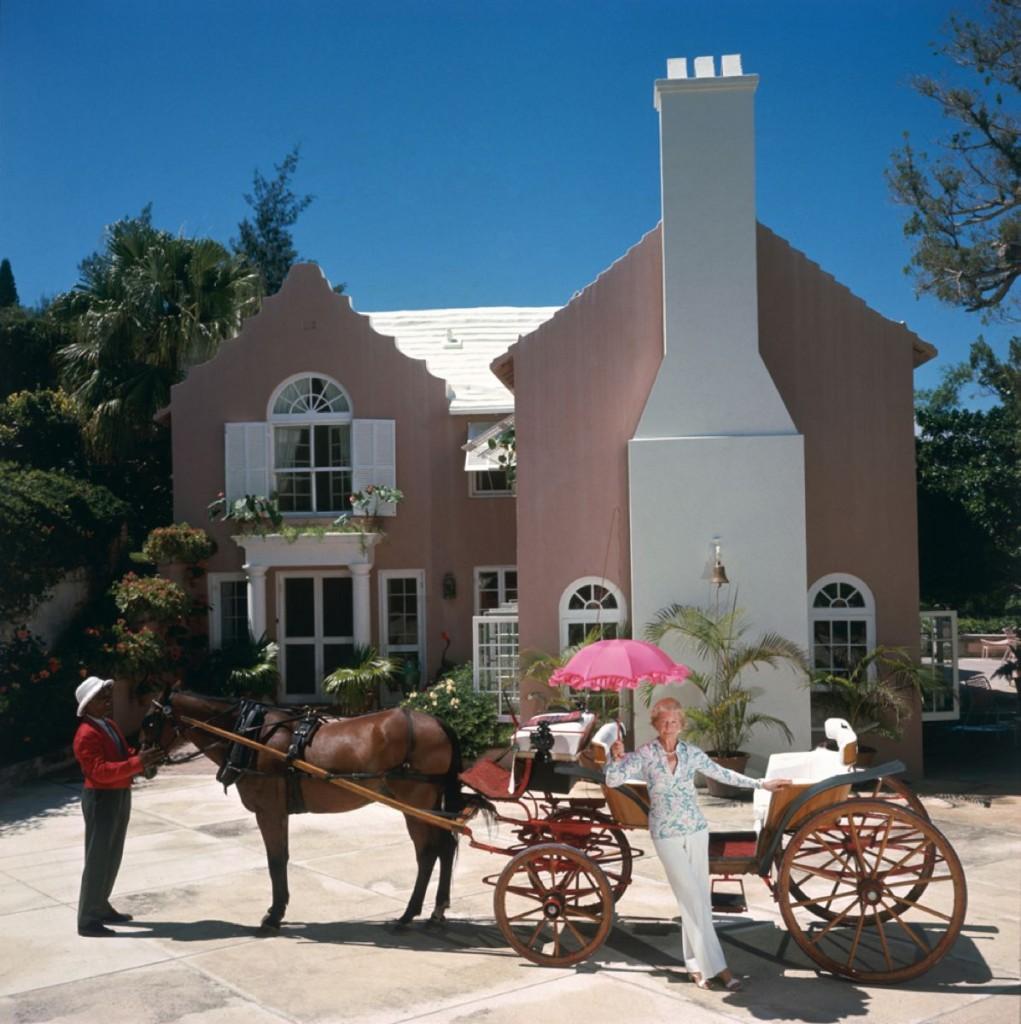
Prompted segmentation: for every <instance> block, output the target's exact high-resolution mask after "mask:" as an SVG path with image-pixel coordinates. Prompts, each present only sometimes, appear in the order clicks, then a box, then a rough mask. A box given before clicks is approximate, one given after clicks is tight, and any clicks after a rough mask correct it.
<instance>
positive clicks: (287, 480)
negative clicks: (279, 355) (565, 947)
mask: <svg viewBox="0 0 1021 1024" xmlns="http://www.w3.org/2000/svg"><path fill="white" fill-rule="evenodd" d="M351 420H352V415H351V402H350V400H349V399H348V397H347V394H346V393H345V391H344V389H343V388H342V387H341V386H340V385H339V384H338V383H337V382H336V381H334V380H331V379H330V378H329V377H326V376H323V375H320V374H312V373H306V374H301V375H299V376H297V377H292V378H291V379H289V380H287V381H285V382H284V383H283V384H282V385H281V386H280V388H279V389H278V390H277V392H276V394H275V395H274V397H273V398H272V399H271V401H270V414H269V421H270V426H271V428H272V432H273V446H272V452H273V466H272V479H273V490H274V491H275V492H276V496H277V502H278V504H279V506H280V511H281V512H291V513H295V512H304V513H309V514H313V515H314V514H326V513H331V514H337V513H340V512H344V511H348V510H349V509H350V507H351V506H350V502H349V499H350V497H351V492H352V490H353V487H352V459H351Z"/></svg>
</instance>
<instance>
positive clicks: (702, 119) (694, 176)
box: [636, 54, 795, 437]
mask: <svg viewBox="0 0 1021 1024" xmlns="http://www.w3.org/2000/svg"><path fill="white" fill-rule="evenodd" d="M721 71H722V73H721V74H719V75H717V73H716V62H715V60H714V58H713V57H696V58H695V60H694V75H693V76H691V77H689V74H688V61H687V59H686V58H684V57H678V58H674V59H672V60H670V61H668V62H667V75H668V77H667V78H665V79H660V80H659V81H657V82H656V85H655V92H654V103H655V106H656V109H657V110H658V111H659V124H660V173H661V187H662V202H663V296H664V318H663V344H664V360H663V365H662V367H661V369H660V371H659V375H658V377H657V379H656V384H655V387H654V388H653V391H652V393H651V395H650V397H649V400H648V402H647V404H646V407H645V410H644V413H643V415H642V419H641V422H640V424H639V428H638V431H637V434H636V436H637V437H677V436H705V435H719V434H746V433H769V434H776V433H794V432H795V431H794V424H793V422H792V421H791V418H790V416H789V415H788V413H787V409H786V407H785V406H784V404H783V401H782V399H781V398H780V395H779V393H778V392H777V390H776V388H775V386H774V385H773V382H772V380H771V378H770V376H769V373H768V371H767V370H766V367H765V365H764V364H763V362H762V359H761V358H760V356H759V334H758V297H757V288H756V270H755V244H756V241H755V233H756V227H755V223H756V222H755V119H754V102H755V90H756V87H757V86H758V84H759V78H758V75H745V74H743V73H742V70H741V57H740V55H739V54H725V55H724V56H723V58H722V60H721Z"/></svg>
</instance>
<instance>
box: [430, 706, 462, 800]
mask: <svg viewBox="0 0 1021 1024" xmlns="http://www.w3.org/2000/svg"><path fill="white" fill-rule="evenodd" d="M436 721H437V722H438V723H439V726H440V728H441V729H442V730H443V732H444V734H445V735H446V737H447V740H448V741H449V742H450V767H449V768H448V769H447V771H446V773H445V774H444V776H443V797H442V803H441V804H440V807H441V808H442V810H444V811H446V812H447V813H448V814H460V812H461V811H463V810H464V807H465V801H464V794H463V793H462V792H461V779H460V775H461V771H462V770H463V768H464V761H463V759H462V757H461V741H460V740H459V739H458V738H457V733H456V732H454V730H453V729H451V728H450V726H449V725H447V723H446V722H444V721H443V719H441V718H437V719H436Z"/></svg>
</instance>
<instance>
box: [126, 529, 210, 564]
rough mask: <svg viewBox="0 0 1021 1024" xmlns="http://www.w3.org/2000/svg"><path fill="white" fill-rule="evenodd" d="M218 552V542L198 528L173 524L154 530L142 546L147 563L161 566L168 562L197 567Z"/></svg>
mask: <svg viewBox="0 0 1021 1024" xmlns="http://www.w3.org/2000/svg"><path fill="white" fill-rule="evenodd" d="M215 551H216V541H215V540H213V538H212V537H210V536H209V534H208V533H206V531H205V530H203V529H201V528H200V527H197V526H189V525H188V524H187V523H172V524H171V525H170V526H161V527H158V528H157V529H155V530H153V531H152V532H151V533H150V534H149V536H148V537H146V539H145V543H144V544H143V545H142V555H143V557H144V558H145V560H146V561H147V562H152V563H153V564H155V565H160V564H163V563H166V562H185V563H186V564H188V565H197V564H198V563H199V562H204V561H205V560H206V559H207V558H209V557H210V556H211V555H212V554H213V553H214V552H215Z"/></svg>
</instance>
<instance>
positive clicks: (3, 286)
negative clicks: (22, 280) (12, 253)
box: [0, 259, 21, 309]
mask: <svg viewBox="0 0 1021 1024" xmlns="http://www.w3.org/2000/svg"><path fill="white" fill-rule="evenodd" d="M19 305H21V303H20V302H19V301H18V289H17V288H16V287H15V285H14V271H13V270H11V261H10V260H8V259H3V260H0V309H5V308H6V307H7V306H19Z"/></svg>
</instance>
